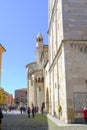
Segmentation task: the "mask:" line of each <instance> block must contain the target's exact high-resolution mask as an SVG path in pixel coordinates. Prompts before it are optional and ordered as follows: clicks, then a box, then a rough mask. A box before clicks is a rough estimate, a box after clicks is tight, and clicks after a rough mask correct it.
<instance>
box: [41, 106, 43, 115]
mask: <svg viewBox="0 0 87 130" xmlns="http://www.w3.org/2000/svg"><path fill="white" fill-rule="evenodd" d="M41 114H43V106H42V107H41Z"/></svg>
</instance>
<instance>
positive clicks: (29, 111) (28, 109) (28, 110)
mask: <svg viewBox="0 0 87 130" xmlns="http://www.w3.org/2000/svg"><path fill="white" fill-rule="evenodd" d="M30 113H31V109H30V107H28V108H27V114H28V118H30Z"/></svg>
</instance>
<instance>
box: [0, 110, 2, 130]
mask: <svg viewBox="0 0 87 130" xmlns="http://www.w3.org/2000/svg"><path fill="white" fill-rule="evenodd" d="M2 118H3V113H2V109H1V108H0V130H2Z"/></svg>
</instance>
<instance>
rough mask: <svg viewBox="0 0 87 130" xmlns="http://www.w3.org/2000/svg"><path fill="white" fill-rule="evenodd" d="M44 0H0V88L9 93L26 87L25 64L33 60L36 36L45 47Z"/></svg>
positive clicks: (46, 26) (46, 22) (46, 11)
mask: <svg viewBox="0 0 87 130" xmlns="http://www.w3.org/2000/svg"><path fill="white" fill-rule="evenodd" d="M47 31H48V0H1V1H0V43H1V45H2V46H3V47H4V48H5V49H6V52H4V53H3V54H2V73H1V87H2V88H4V90H5V91H7V92H8V93H10V94H13V96H14V92H15V90H16V89H21V88H27V73H26V65H27V64H29V63H31V62H33V61H35V50H36V48H35V46H36V36H37V34H38V33H39V32H41V34H42V35H43V38H44V44H48V35H47Z"/></svg>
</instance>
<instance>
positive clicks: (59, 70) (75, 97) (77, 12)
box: [48, 0, 87, 123]
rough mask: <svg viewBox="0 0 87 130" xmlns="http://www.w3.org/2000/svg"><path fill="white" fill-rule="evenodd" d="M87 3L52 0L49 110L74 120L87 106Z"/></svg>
mask: <svg viewBox="0 0 87 130" xmlns="http://www.w3.org/2000/svg"><path fill="white" fill-rule="evenodd" d="M86 7H87V4H86V2H85V1H83V0H80V1H79V0H49V19H48V21H49V31H48V34H49V36H48V37H49V51H48V55H49V58H48V59H49V88H50V89H49V94H48V95H49V105H48V106H49V113H51V115H53V116H55V117H57V118H58V119H60V120H62V121H64V122H66V123H70V122H76V121H77V120H79V119H80V118H81V108H82V107H86V108H87V101H86V99H87V67H86V65H87V60H86V59H87V30H86V28H87V8H86Z"/></svg>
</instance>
